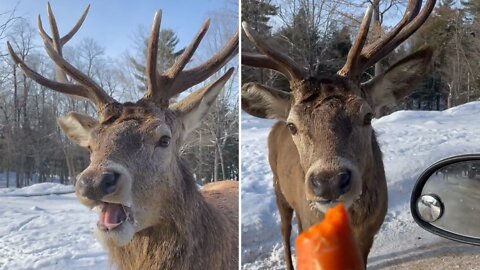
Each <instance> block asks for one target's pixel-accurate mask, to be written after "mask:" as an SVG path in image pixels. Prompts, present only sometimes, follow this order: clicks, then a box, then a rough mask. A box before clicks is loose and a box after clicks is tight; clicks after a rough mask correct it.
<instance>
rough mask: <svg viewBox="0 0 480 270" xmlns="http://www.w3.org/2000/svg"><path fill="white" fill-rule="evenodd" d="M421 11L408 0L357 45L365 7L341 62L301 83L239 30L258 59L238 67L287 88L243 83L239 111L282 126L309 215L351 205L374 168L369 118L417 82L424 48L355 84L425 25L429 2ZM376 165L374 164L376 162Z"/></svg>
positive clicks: (366, 21) (250, 56) (364, 30)
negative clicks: (380, 32)
mask: <svg viewBox="0 0 480 270" xmlns="http://www.w3.org/2000/svg"><path fill="white" fill-rule="evenodd" d="M421 6H422V1H420V0H411V1H409V4H408V6H407V10H406V13H405V15H404V16H403V18H402V20H401V21H400V22H399V23H398V25H396V26H395V27H394V28H393V29H392V31H391V32H389V33H388V34H386V35H385V36H383V37H382V38H380V39H378V40H376V41H374V42H373V43H371V44H369V45H368V46H365V43H366V39H367V35H368V30H369V26H370V21H371V16H372V9H371V8H369V9H368V10H367V12H366V14H365V17H364V18H363V21H362V23H361V26H360V31H359V33H358V36H357V37H356V39H355V41H354V43H353V46H352V48H351V49H350V51H349V53H348V59H347V62H346V63H345V65H344V66H343V67H342V69H340V70H339V71H338V72H337V74H336V75H333V76H322V75H315V76H309V75H308V74H307V72H306V70H305V69H304V68H303V67H301V66H299V65H298V64H297V63H296V62H295V61H294V60H293V59H291V58H290V57H288V56H287V55H285V54H283V53H282V52H280V51H278V49H276V48H278V47H275V46H273V45H271V44H270V43H269V42H268V41H266V40H264V39H262V38H261V37H260V36H259V35H258V34H257V33H256V32H255V31H253V30H252V29H250V28H249V27H248V25H247V24H246V23H243V24H242V26H243V30H244V32H245V34H246V36H247V37H248V39H249V40H250V41H251V42H252V43H253V44H254V45H255V47H256V48H257V49H258V50H259V51H260V52H261V53H262V54H256V53H243V52H242V64H244V65H248V66H252V67H259V68H268V69H272V70H275V71H278V72H280V73H281V74H283V75H284V76H285V77H286V78H287V79H288V80H289V83H290V89H291V92H283V91H278V90H276V89H272V88H270V87H266V86H263V85H260V84H257V83H248V84H245V85H243V86H242V109H243V110H245V111H246V112H247V113H249V114H251V115H253V116H257V117H261V118H270V119H277V120H280V121H283V122H285V125H286V127H287V128H288V129H289V130H290V132H291V136H292V140H293V142H294V144H295V146H296V148H297V151H298V155H299V158H300V165H301V166H302V168H303V171H304V174H305V179H302V180H301V181H302V183H298V184H303V185H305V190H306V199H307V200H308V201H309V202H311V205H313V206H314V208H316V209H317V210H320V211H326V209H328V208H329V207H331V206H333V205H335V202H340V201H341V202H344V203H345V204H347V206H348V205H351V204H352V203H353V202H354V201H355V200H356V199H357V198H358V197H359V196H360V195H361V194H362V192H364V190H363V189H364V186H363V183H364V181H365V179H364V178H366V177H365V175H368V174H369V172H371V171H372V170H373V167H374V166H375V165H376V164H375V163H378V162H376V161H375V156H374V152H375V149H374V148H375V147H377V146H376V145H377V144H376V141H375V134H374V131H373V129H372V126H371V120H372V118H373V117H374V116H375V113H376V112H378V111H379V110H380V109H381V108H382V107H384V106H386V105H390V104H393V103H395V102H396V101H397V100H399V99H401V98H403V97H405V96H407V95H408V94H409V93H410V92H411V91H412V90H413V89H414V88H415V86H416V85H417V84H418V83H419V82H420V81H421V80H422V79H423V76H424V75H425V73H426V70H427V66H428V64H429V61H430V59H431V55H432V52H431V50H430V49H429V48H426V49H423V50H420V51H418V52H416V53H414V54H412V55H409V56H407V57H406V58H404V59H402V60H400V61H399V62H398V63H396V64H394V65H393V66H391V67H390V68H389V69H388V70H387V71H386V72H385V73H384V74H381V75H378V76H376V77H374V78H373V79H371V80H370V81H367V82H363V83H362V82H361V75H362V74H363V73H364V72H365V70H366V69H367V68H369V67H370V66H372V65H373V64H375V63H376V62H378V61H379V60H381V59H382V58H383V57H385V56H386V55H387V54H389V53H390V52H391V51H392V50H394V49H395V48H396V47H397V46H398V45H399V44H400V43H402V42H403V41H404V40H406V39H407V38H408V37H409V36H410V35H412V34H413V33H414V32H415V31H416V30H417V29H418V28H419V27H420V26H421V25H422V24H423V23H424V22H425V20H426V19H427V17H428V15H429V14H430V13H431V11H432V9H433V7H434V6H435V0H429V1H428V2H427V3H426V5H425V6H424V8H423V9H421ZM285 158H288V157H285ZM377 160H380V163H381V157H379V158H378V159H377ZM377 165H378V164H377ZM380 166H381V164H380ZM382 168H383V167H382ZM292 181H293V179H292Z"/></svg>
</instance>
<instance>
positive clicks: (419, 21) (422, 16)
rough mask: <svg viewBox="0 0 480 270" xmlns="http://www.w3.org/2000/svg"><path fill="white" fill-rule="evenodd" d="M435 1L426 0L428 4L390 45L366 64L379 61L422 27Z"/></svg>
mask: <svg viewBox="0 0 480 270" xmlns="http://www.w3.org/2000/svg"><path fill="white" fill-rule="evenodd" d="M421 2H422V1H421V0H420V5H421ZM435 4H436V0H428V2H427V3H426V4H425V6H424V8H423V9H422V10H421V11H420V13H419V14H418V15H417V16H416V17H415V18H413V20H412V21H411V22H410V23H409V24H407V25H406V26H405V27H404V28H403V29H402V30H401V32H400V33H399V34H398V35H397V36H395V37H394V38H393V39H392V41H391V42H390V43H388V44H387V45H385V46H384V47H383V48H381V49H380V50H379V51H378V53H377V54H376V55H375V57H374V56H372V57H371V60H370V61H369V62H372V63H367V64H370V65H372V64H374V63H376V62H377V61H379V60H380V59H382V58H383V57H384V56H385V55H386V54H388V53H389V52H391V51H393V50H394V49H395V48H396V47H397V46H398V45H400V44H401V43H402V42H404V41H405V40H406V39H407V38H409V37H410V36H411V35H412V34H413V33H415V31H417V30H418V28H420V26H422V25H423V24H424V23H425V21H426V20H427V19H428V16H429V15H430V13H432V11H433V8H434V7H435Z"/></svg>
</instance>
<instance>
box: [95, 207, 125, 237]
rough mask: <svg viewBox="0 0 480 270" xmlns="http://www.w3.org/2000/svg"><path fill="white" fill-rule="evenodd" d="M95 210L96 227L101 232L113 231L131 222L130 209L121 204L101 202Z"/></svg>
mask: <svg viewBox="0 0 480 270" xmlns="http://www.w3.org/2000/svg"><path fill="white" fill-rule="evenodd" d="M97 207H98V208H97ZM95 208H97V211H99V218H98V222H97V226H98V228H99V229H100V230H102V231H113V230H115V229H118V228H119V227H120V226H121V225H122V224H123V223H125V222H127V221H129V222H132V221H133V219H132V217H131V216H132V215H131V210H130V208H129V207H127V206H125V205H123V204H117V203H107V202H102V203H100V204H99V205H97V206H96V207H95Z"/></svg>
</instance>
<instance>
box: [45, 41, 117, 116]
mask: <svg viewBox="0 0 480 270" xmlns="http://www.w3.org/2000/svg"><path fill="white" fill-rule="evenodd" d="M45 49H46V50H47V53H48V55H49V56H50V58H52V60H53V62H55V64H57V65H58V66H59V68H60V69H62V70H63V71H65V72H66V73H67V74H68V75H69V76H70V77H72V78H73V79H74V80H75V81H77V82H78V83H79V84H81V85H83V86H84V87H85V88H86V89H87V92H88V93H87V96H88V99H89V100H91V101H92V102H93V103H94V104H95V105H96V106H97V109H99V110H101V109H102V107H103V106H104V105H106V104H109V103H114V102H116V101H115V99H113V98H112V97H111V96H109V95H108V94H107V93H106V92H105V91H103V89H102V88H101V87H100V86H98V84H97V83H96V82H95V81H93V80H92V79H90V78H89V77H88V76H87V75H85V74H83V73H82V72H81V71H80V70H78V69H77V68H75V67H74V66H72V65H71V64H70V63H68V62H67V61H66V60H65V59H63V57H62V56H61V55H60V54H58V52H57V51H55V49H54V48H53V46H52V45H51V44H50V43H45Z"/></svg>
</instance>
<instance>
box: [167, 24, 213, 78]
mask: <svg viewBox="0 0 480 270" xmlns="http://www.w3.org/2000/svg"><path fill="white" fill-rule="evenodd" d="M209 26H210V19H208V20H206V21H205V23H204V24H203V26H202V28H200V31H199V32H198V34H197V36H196V37H195V38H194V39H193V40H192V43H190V45H188V47H187V48H186V49H185V51H184V52H183V53H182V55H180V57H179V58H178V59H177V61H175V64H174V65H173V66H172V67H171V68H169V69H168V71H167V72H166V74H165V75H167V76H170V77H171V78H172V79H174V78H175V77H177V75H178V74H179V73H180V72H181V71H182V70H183V69H184V68H185V66H186V65H187V64H188V61H190V59H191V58H192V56H193V54H194V53H195V51H196V50H197V48H198V45H200V42H201V41H202V39H203V37H204V36H205V34H206V33H207V31H208V28H209Z"/></svg>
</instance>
